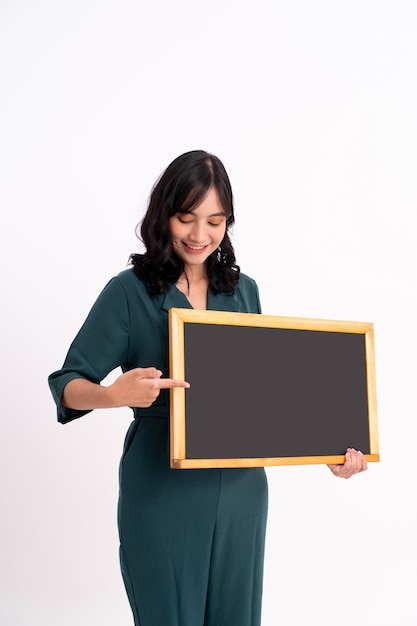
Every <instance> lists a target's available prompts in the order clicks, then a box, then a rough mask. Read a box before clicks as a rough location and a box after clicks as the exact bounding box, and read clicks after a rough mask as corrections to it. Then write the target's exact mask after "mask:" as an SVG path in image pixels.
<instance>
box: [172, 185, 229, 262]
mask: <svg viewBox="0 0 417 626" xmlns="http://www.w3.org/2000/svg"><path fill="white" fill-rule="evenodd" d="M169 227H170V231H171V236H172V245H173V248H174V251H175V254H176V255H177V256H179V257H180V259H182V261H183V262H184V265H185V266H186V267H187V266H195V265H201V264H203V263H205V261H206V259H207V257H208V256H210V254H211V253H212V252H214V251H215V250H216V249H217V248H218V247H219V245H220V244H221V242H222V240H223V237H224V234H225V232H226V214H225V212H224V209H223V207H222V205H221V203H220V199H219V196H218V193H217V191H216V189H215V188H214V187H212V188H211V189H210V190H209V192H208V194H207V196H206V197H205V198H204V200H203V201H202V202H201V204H199V205H198V206H197V207H196V208H195V209H193V210H192V211H190V212H189V213H176V214H175V215H173V216H172V217H171V218H170V219H169Z"/></svg>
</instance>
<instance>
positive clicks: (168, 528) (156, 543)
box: [49, 269, 268, 626]
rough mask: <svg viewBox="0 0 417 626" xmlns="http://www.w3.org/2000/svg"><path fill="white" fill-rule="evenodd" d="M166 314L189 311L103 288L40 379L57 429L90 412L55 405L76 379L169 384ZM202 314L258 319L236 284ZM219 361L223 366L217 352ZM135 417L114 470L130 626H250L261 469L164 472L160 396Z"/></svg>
mask: <svg viewBox="0 0 417 626" xmlns="http://www.w3.org/2000/svg"><path fill="white" fill-rule="evenodd" d="M171 307H182V308H191V304H190V303H189V301H188V300H187V298H186V296H185V295H184V294H183V293H182V292H180V291H179V290H178V289H177V287H176V286H175V285H172V286H171V288H170V290H169V291H168V292H167V293H165V294H162V295H160V296H156V297H151V296H150V295H149V294H148V291H147V289H146V287H145V285H144V284H143V282H142V281H141V280H140V279H139V278H138V277H137V276H136V274H135V273H134V271H133V269H128V270H125V271H123V272H121V273H120V274H119V275H118V276H116V277H115V278H113V279H112V280H110V282H109V283H108V284H107V285H106V287H105V288H104V290H103V291H102V292H101V294H100V295H99V297H98V299H97V301H96V302H95V304H94V306H93V308H92V310H91V311H90V313H89V315H88V317H87V319H86V321H85V323H84V325H83V326H82V328H81V330H80V331H79V333H78V335H77V336H76V338H75V340H74V342H73V343H72V345H71V347H70V349H69V352H68V354H67V357H66V360H65V363H64V366H63V368H62V369H61V370H59V371H57V372H54V373H53V374H51V375H50V377H49V384H50V387H51V391H52V394H53V396H54V399H55V402H56V404H57V406H58V420H59V421H60V422H61V423H67V422H69V421H71V420H73V419H76V418H78V417H81V416H82V415H84V414H85V413H87V412H88V411H78V410H73V409H68V408H65V407H63V406H62V405H61V396H62V392H63V389H64V387H65V385H66V384H67V383H68V382H69V381H70V380H72V379H74V378H86V379H88V380H90V381H93V382H95V383H99V382H100V381H102V380H103V379H104V378H105V376H106V375H107V374H108V373H109V372H110V371H111V370H113V369H114V368H116V367H119V366H120V367H121V368H122V370H123V371H126V370H129V369H132V368H135V367H149V366H154V367H156V368H158V369H160V370H161V371H162V372H163V376H164V377H167V376H169V371H168V310H169V309H170V308H171ZM208 308H209V309H214V310H220V311H243V312H249V313H259V312H260V305H259V297H258V289H257V286H256V284H255V282H254V281H253V280H252V279H251V278H249V277H248V276H245V275H244V274H241V275H240V279H239V284H238V286H237V287H236V289H235V293H234V294H217V295H214V294H213V293H212V292H211V291H210V292H209V296H208ZM248 356H250V355H248ZM201 358H204V354H202V355H201ZM219 358H224V359H227V358H228V355H227V354H222V352H221V346H219ZM213 392H215V390H213ZM219 402H221V398H219ZM133 412H134V417H135V419H134V421H133V422H132V424H131V426H130V428H129V430H128V432H127V435H126V440H125V445H124V450H123V456H122V459H121V463H120V497H119V509H118V521H119V534H120V561H121V568H122V575H123V579H124V582H125V586H126V591H127V595H128V598H129V601H130V605H131V608H132V612H133V615H134V620H135V626H259V624H260V619H261V600H262V576H263V556H264V543H265V527H266V517H267V506H268V492H267V482H266V475H265V471H264V469H263V468H243V469H231V468H230V469H195V470H174V469H170V466H169V392H168V390H163V391H162V392H161V394H160V396H159V397H158V398H157V400H156V401H155V402H154V403H153V405H152V406H151V407H149V408H146V409H143V408H133Z"/></svg>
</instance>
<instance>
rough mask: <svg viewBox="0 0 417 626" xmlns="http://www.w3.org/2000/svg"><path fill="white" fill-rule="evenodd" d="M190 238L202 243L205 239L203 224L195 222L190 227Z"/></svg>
mask: <svg viewBox="0 0 417 626" xmlns="http://www.w3.org/2000/svg"><path fill="white" fill-rule="evenodd" d="M190 236H191V239H192V240H193V241H195V242H197V243H204V242H205V240H206V230H205V226H204V224H201V223H199V222H195V223H194V224H193V227H192V229H191V234H190Z"/></svg>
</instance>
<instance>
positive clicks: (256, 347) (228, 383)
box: [169, 308, 379, 469]
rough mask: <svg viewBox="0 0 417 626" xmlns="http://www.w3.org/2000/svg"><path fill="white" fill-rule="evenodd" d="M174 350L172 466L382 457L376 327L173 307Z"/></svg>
mask: <svg viewBox="0 0 417 626" xmlns="http://www.w3.org/2000/svg"><path fill="white" fill-rule="evenodd" d="M300 331H304V332H300ZM169 349H170V376H171V378H175V379H185V380H188V382H190V385H191V387H190V389H183V388H174V389H171V391H170V394H171V401H170V409H171V411H170V415H171V417H170V428H171V444H170V455H171V467H172V468H175V469H190V468H209V467H256V466H270V465H296V464H312V463H343V462H344V452H345V451H346V448H347V447H354V448H357V449H361V450H362V452H363V453H364V454H365V456H366V458H367V460H368V461H379V450H378V429H377V407H376V381H375V360H374V332H373V324H371V323H365V322H363V323H362V322H343V321H332V320H319V319H307V318H291V317H279V316H270V315H258V314H251V313H230V312H221V311H199V310H195V309H178V308H172V309H170V311H169ZM216 376H217V378H216ZM241 396H243V399H242V397H241ZM303 403H304V404H303ZM186 409H187V410H186ZM187 412H188V415H186V413H187ZM204 412H206V415H204ZM200 414H202V417H201V418H200V417H198V416H200ZM339 415H340V417H338V416H339ZM233 420H234V422H233ZM229 422H230V423H229ZM271 429H272V430H271ZM243 432H245V434H243ZM303 438H304V439H303ZM252 451H253V453H252ZM241 452H242V454H241Z"/></svg>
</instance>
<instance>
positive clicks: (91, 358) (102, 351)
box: [48, 277, 129, 424]
mask: <svg viewBox="0 0 417 626" xmlns="http://www.w3.org/2000/svg"><path fill="white" fill-rule="evenodd" d="M128 347H129V307H128V302H127V298H126V294H125V291H124V289H123V287H122V285H121V284H120V281H119V279H118V278H117V277H116V278H113V279H112V280H111V281H110V282H109V283H108V284H107V285H106V287H105V288H104V289H103V291H102V292H101V294H100V295H99V297H98V298H97V300H96V302H95V303H94V305H93V307H92V309H91V311H90V313H89V314H88V317H87V319H86V320H85V322H84V324H83V326H82V327H81V329H80V331H79V332H78V334H77V336H76V337H75V339H74V341H73V342H72V344H71V346H70V349H69V350H68V354H67V356H66V359H65V362H64V365H63V367H62V369H60V370H57V371H56V372H53V373H52V374H51V375H50V376H49V378H48V383H49V386H50V389H51V392H52V396H53V398H54V400H55V403H56V405H57V417H58V421H59V422H61V423H63V424H65V423H67V422H70V421H72V420H74V419H76V418H78V417H81V416H82V415H85V414H86V413H89V412H90V411H89V410H75V409H68V408H66V407H63V406H62V404H61V398H62V393H63V391H64V387H65V386H66V385H67V384H68V383H69V382H70V381H71V380H73V379H75V378H84V379H86V380H90V381H91V382H94V383H100V382H101V381H102V380H103V379H104V378H105V377H106V376H107V374H108V373H109V372H111V371H112V370H113V369H115V368H117V367H119V366H122V367H123V364H125V363H126V361H127V355H128Z"/></svg>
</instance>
